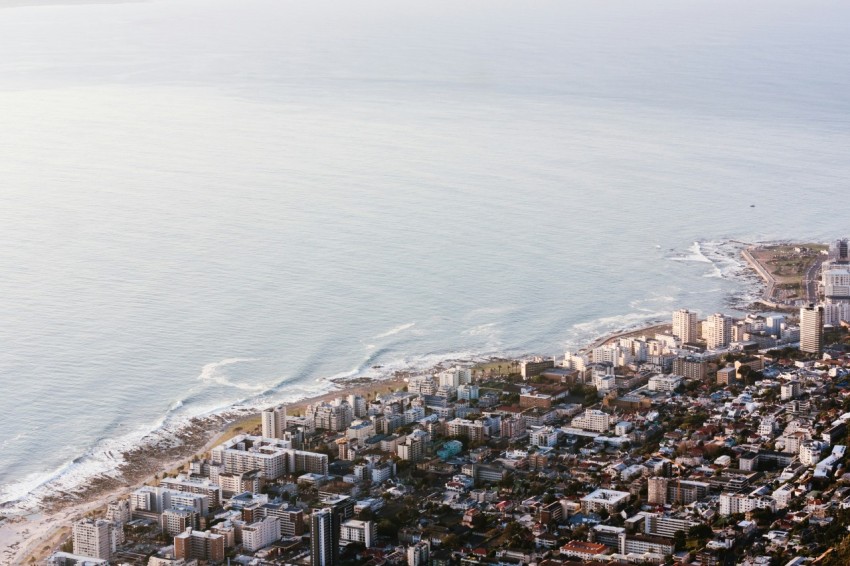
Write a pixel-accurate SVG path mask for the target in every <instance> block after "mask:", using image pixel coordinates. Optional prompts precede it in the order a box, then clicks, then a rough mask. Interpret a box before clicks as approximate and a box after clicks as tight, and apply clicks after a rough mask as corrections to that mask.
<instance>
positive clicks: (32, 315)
mask: <svg viewBox="0 0 850 566" xmlns="http://www.w3.org/2000/svg"><path fill="white" fill-rule="evenodd" d="M13 4H14V6H13ZM20 4H26V2H24V1H18V0H15V2H8V3H7V2H0V242H1V243H0V502H4V501H5V502H9V501H14V502H17V503H16V507H15V508H17V509H25V508H27V507H28V506H31V505H32V504H34V503H36V502H37V501H38V497H39V496H40V495H43V494H44V493H45V492H46V491H47V490H52V489H69V488H73V487H75V486H77V485H79V484H80V482H82V481H84V480H85V478H86V477H88V476H90V475H91V474H94V473H101V472H104V471H108V470H110V469H111V468H112V467H113V466H114V465H115V463H116V461H115V459H114V458H115V457H116V455H117V453H118V452H119V451H120V449H121V448H122V447H124V446H127V445H129V444H130V443H132V442H135V441H137V440H138V439H140V438H141V437H142V436H143V435H144V434H146V433H148V432H150V431H152V430H155V429H157V428H159V427H161V426H162V425H163V424H164V425H166V426H171V425H175V424H176V423H179V422H181V420H183V419H185V418H187V417H189V416H192V415H198V414H203V413H207V412H210V411H217V410H223V409H225V408H227V407H229V406H231V405H233V404H234V403H242V404H248V405H252V404H257V405H261V404H266V403H271V402H273V401H275V400H280V399H288V398H290V399H291V398H294V397H302V396H304V395H307V394H310V393H315V392H318V391H321V390H324V389H325V388H327V386H328V383H327V381H326V379H327V378H330V377H341V376H348V375H351V376H354V375H381V374H382V373H384V374H385V373H387V372H391V371H393V370H396V369H405V368H424V367H428V366H430V365H432V364H434V363H436V362H439V361H441V360H445V359H469V358H472V357H477V356H488V355H498V354H515V355H516V354H525V353H539V354H547V355H561V354H562V353H563V352H564V351H565V350H566V349H568V348H576V347H578V346H580V345H582V344H583V343H585V342H586V341H587V340H590V339H592V338H594V337H596V336H597V335H599V334H601V333H603V332H606V331H610V330H613V329H617V328H622V327H624V326H629V325H633V324H637V323H640V322H643V321H648V320H655V319H660V318H663V319H667V318H668V317H669V313H670V311H671V310H672V309H674V308H680V307H683V306H686V307H690V308H695V309H698V310H701V311H702V312H703V313H708V312H714V311H716V310H719V309H727V310H728V309H729V308H730V307H729V305H728V303H729V301H730V299H734V300H739V299H746V294H747V293H751V292H752V287H751V286H750V287H747V286H746V285H744V284H742V283H741V282H740V281H739V280H738V279H736V278H734V277H733V276H734V275H735V274H736V273H737V272H738V271H739V269H740V267H739V265H738V262H737V258H736V257H735V253H734V250H732V251H731V252H730V251H729V249H728V246H723V245H720V242H723V241H724V240H727V239H740V240H758V239H774V238H788V239H790V238H803V239H814V240H828V239H831V238H835V237H838V236H842V235H847V232H848V231H850V230H848V224H847V218H848V214H847V213H848V208H850V206H848V197H847V195H848V179H850V158H849V157H848V149H850V65H848V64H847V62H848V61H850V34H848V33H847V28H846V26H847V22H848V21H850V4H848V3H847V2H844V1H835V2H819V1H813V2H788V1H781V0H780V1H777V0H769V1H767V0H764V1H758V0H753V1H748V2H739V1H737V0H736V1H723V0H720V1H718V0H704V1H696V0H695V1H689V2H681V1H679V0H670V1H666V2H665V1H657V0H647V1H640V2H633V1H625V0H622V1H617V0H610V1H597V0H586V1H562V0H559V1H553V2H546V1H539V2H519V1H516V2H501V1H496V2H493V1H486V2H484V1H466V2H462V3H458V2H449V1H443V0H437V1H431V2H427V3H422V2H420V3H414V2H397V1H389V0H386V1H372V0H366V1H360V2H350V3H349V2H325V1H321V0H319V1H310V2H295V1H286V0H229V1H223V0H203V1H201V0H168V1H166V0H161V1H151V2H128V3H116V4H84V3H74V4H68V5H39V6H29V7H27V6H23V7H21V6H20ZM752 204H755V205H756V207H754V208H753V207H751V206H750V205H752ZM695 242H698V243H697V244H695ZM376 365H380V366H383V367H382V368H381V369H380V370H376V369H372V366H376ZM45 482H47V483H45Z"/></svg>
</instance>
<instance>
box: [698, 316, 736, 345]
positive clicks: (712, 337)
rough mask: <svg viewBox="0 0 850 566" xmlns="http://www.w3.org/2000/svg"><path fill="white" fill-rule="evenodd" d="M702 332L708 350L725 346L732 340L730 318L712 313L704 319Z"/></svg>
mask: <svg viewBox="0 0 850 566" xmlns="http://www.w3.org/2000/svg"><path fill="white" fill-rule="evenodd" d="M704 334H705V335H704V336H703V338H705V343H706V347H707V348H708V349H709V350H717V349H720V348H725V347H727V346H728V345H729V342H731V341H732V318H731V317H728V316H725V315H723V314H721V313H714V314H713V315H711V316H709V317H708V319H707V320H706V321H705V331H704Z"/></svg>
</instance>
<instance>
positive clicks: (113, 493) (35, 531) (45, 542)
mask: <svg viewBox="0 0 850 566" xmlns="http://www.w3.org/2000/svg"><path fill="white" fill-rule="evenodd" d="M729 243H732V244H738V245H746V244H744V243H743V242H738V241H735V240H729ZM761 245H764V244H761ZM733 253H734V252H733ZM734 255H737V257H738V259H741V254H740V251H738V253H734ZM712 263H714V262H713V261H712ZM744 266H745V268H746V270H747V271H748V272H749V273H748V274H747V276H744V277H741V275H742V274H741V273H740V272H737V273H732V274H730V275H725V276H726V277H729V278H731V279H736V280H739V282H740V283H741V284H742V285H743V284H746V283H747V282H750V283H751V282H752V281H748V280H749V279H750V277H751V276H753V275H756V274H754V273H752V271H751V270H752V267H751V265H748V262H744ZM756 277H757V275H756ZM758 283H759V284H760V285H759V286H763V282H762V281H761V280H760V278H759V279H758ZM670 329H671V324H669V323H663V322H662V321H660V320H658V319H655V320H651V321H645V322H643V323H638V324H635V325H634V326H632V327H621V328H619V329H616V330H611V331H608V332H606V333H604V334H602V335H600V336H598V337H597V338H595V339H594V340H592V341H589V342H588V343H587V344H586V345H584V346H583V347H582V348H580V350H581V351H588V350H592V349H593V348H596V347H599V346H602V345H605V344H608V343H610V342H611V341H614V340H616V339H619V338H623V337H628V336H636V335H642V334H647V335H651V336H654V335H655V334H658V333H667V332H669V330H670ZM449 361H450V360H445V361H444V362H442V363H440V364H437V365H435V366H432V367H431V368H429V369H427V370H417V371H397V372H395V373H393V374H390V375H387V376H386V377H383V378H373V377H352V378H336V379H328V380H327V382H328V383H329V384H330V385H329V387H330V388H329V389H328V390H327V391H325V392H323V393H319V394H316V395H312V396H310V397H305V398H302V399H299V400H297V401H293V402H283V404H285V405H286V406H287V409H288V412H289V414H291V415H296V414H300V413H301V412H302V411H303V409H304V407H305V406H306V405H308V404H311V403H317V402H321V401H329V400H332V399H334V398H337V397H340V396H345V395H349V394H360V395H363V396H367V397H368V396H372V395H378V394H380V393H384V392H388V391H393V390H398V389H400V388H403V387H404V386H406V380H407V378H408V377H409V376H411V375H416V374H419V373H427V372H429V371H430V372H433V371H439V370H440V369H443V368H444V367H446V365H444V364H446V363H447V362H449ZM451 361H453V362H457V361H459V360H451ZM467 361H469V362H476V361H480V360H467ZM449 365H451V364H449ZM260 413H261V409H260V408H257V407H250V408H249V407H240V408H236V407H230V408H229V409H225V410H223V411H221V412H218V413H213V414H208V415H203V416H198V417H193V418H191V419H189V420H188V422H186V423H183V424H181V425H180V426H179V428H177V429H176V430H166V431H162V433H161V434H153V433H152V434H149V435H147V436H146V437H145V438H143V439H142V440H141V441H140V442H139V443H138V444H137V445H136V446H134V447H132V448H130V449H129V450H126V451H124V452H122V454H121V456H122V458H123V462H122V463H121V464H120V465H119V466H118V468H117V469H116V472H117V473H116V474H114V475H106V474H101V475H98V476H95V477H92V478H89V479H88V480H87V481H86V483H84V484H83V485H81V486H80V487H79V488H78V489H74V490H72V491H69V492H59V493H57V494H55V495H54V496H53V497H45V498H44V499H42V501H41V503H40V505H39V509H38V510H37V511H34V512H32V513H29V514H21V513H18V514H16V515H14V514H13V515H4V513H3V511H2V509H0V565H5V564H19V563H23V562H29V561H31V560H32V559H36V560H40V559H43V558H45V557H46V556H48V555H49V554H50V553H51V552H52V551H53V550H54V549H55V548H56V547H57V546H59V545H60V544H61V543H62V541H63V540H65V539H67V536H68V533H69V532H70V524H71V523H72V522H73V521H75V520H78V519H79V518H81V517H83V516H85V515H90V514H97V513H102V512H103V511H104V509H105V507H106V505H107V504H108V503H109V502H110V501H113V500H115V499H118V498H121V497H123V496H126V495H127V494H129V493H130V492H132V491H133V490H135V489H138V488H139V487H141V486H142V485H145V484H150V483H155V482H156V481H157V479H158V477H161V476H162V475H163V474H165V473H172V474H173V473H174V472H176V471H178V470H180V469H182V468H183V467H185V465H186V464H187V463H189V462H190V461H191V460H192V459H193V458H195V457H202V456H204V455H205V454H208V453H209V451H210V449H211V448H213V447H214V446H215V445H217V444H219V443H221V442H223V441H225V440H227V439H229V438H232V437H233V436H235V435H236V434H240V433H242V432H251V431H254V430H257V431H258V430H259V427H260ZM151 437H153V439H154V441H153V442H151V441H150V440H151ZM145 441H147V442H145ZM4 517H5V518H4Z"/></svg>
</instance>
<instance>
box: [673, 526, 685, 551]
mask: <svg viewBox="0 0 850 566" xmlns="http://www.w3.org/2000/svg"><path fill="white" fill-rule="evenodd" d="M687 542H688V541H687V539H686V537H685V531H676V532H675V533H673V548H674V549H676V550H677V551H679V550H685V544H686V543H687Z"/></svg>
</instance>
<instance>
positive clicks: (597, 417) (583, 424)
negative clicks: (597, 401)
mask: <svg viewBox="0 0 850 566" xmlns="http://www.w3.org/2000/svg"><path fill="white" fill-rule="evenodd" d="M570 426H572V427H574V428H580V429H582V430H591V431H594V432H607V431H608V429H609V428H611V416H610V415H609V414H608V413H605V412H603V411H600V410H599V409H586V410H585V411H584V413H583V414H581V415H579V416H577V417H575V418H574V419H573V420H572V422H570Z"/></svg>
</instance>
